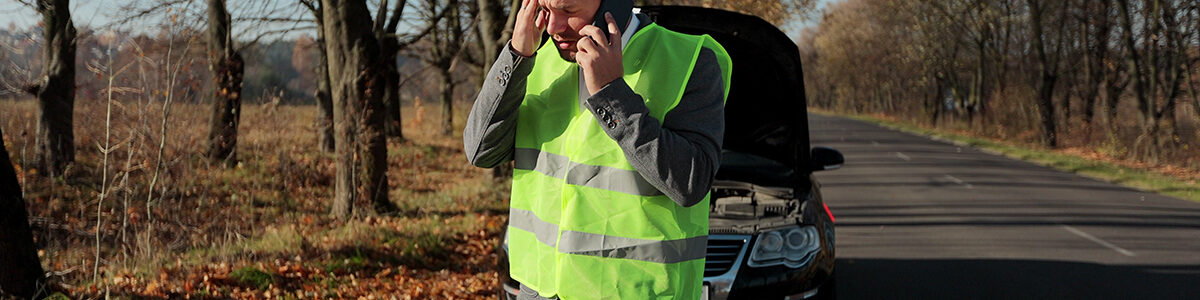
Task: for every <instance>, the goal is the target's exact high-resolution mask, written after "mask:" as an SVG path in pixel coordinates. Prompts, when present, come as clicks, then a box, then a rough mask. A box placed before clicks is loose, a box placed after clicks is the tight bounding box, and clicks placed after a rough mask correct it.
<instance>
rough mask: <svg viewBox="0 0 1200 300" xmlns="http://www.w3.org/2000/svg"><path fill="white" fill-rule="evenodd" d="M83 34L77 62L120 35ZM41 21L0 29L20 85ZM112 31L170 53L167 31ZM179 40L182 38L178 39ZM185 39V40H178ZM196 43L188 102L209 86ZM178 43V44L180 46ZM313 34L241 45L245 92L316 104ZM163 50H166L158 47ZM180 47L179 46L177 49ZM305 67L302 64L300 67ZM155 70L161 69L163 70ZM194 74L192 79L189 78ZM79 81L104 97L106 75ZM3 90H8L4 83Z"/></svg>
mask: <svg viewBox="0 0 1200 300" xmlns="http://www.w3.org/2000/svg"><path fill="white" fill-rule="evenodd" d="M79 32H80V34H79V38H78V40H77V43H78V46H79V49H80V51H79V52H78V55H77V59H76V65H79V66H84V65H85V64H87V63H97V64H98V63H103V61H102V60H104V59H107V56H105V53H110V49H109V46H110V45H109V43H110V42H117V43H120V42H122V41H117V40H113V39H109V38H106V37H102V36H97V35H101V34H102V33H98V32H96V31H93V30H91V29H88V28H80V29H79ZM41 34H42V32H41V27H36V26H35V27H31V28H28V29H25V30H19V29H18V30H6V29H0V74H3V75H4V76H5V77H7V79H5V81H6V82H7V83H9V84H14V85H19V84H21V83H23V82H32V81H34V78H33V77H34V76H36V75H37V74H40V73H41V70H40V69H41V66H40V65H39V63H40V62H41V54H42V43H41V42H40V39H41ZM111 36H122V37H124V38H125V39H128V40H124V41H125V42H130V41H132V42H133V43H138V48H140V50H141V51H145V52H146V53H147V54H149V53H155V54H157V55H166V54H165V51H166V49H167V47H166V46H165V45H166V43H167V41H168V40H167V39H166V35H156V36H148V35H130V34H128V33H119V34H113V35H111ZM177 42H178V41H177ZM179 44H184V43H179ZM200 46H202V45H199V44H197V45H195V46H194V48H195V49H192V50H193V51H194V52H196V55H197V56H196V59H195V60H193V61H191V63H193V64H194V66H190V67H189V68H185V69H184V74H183V75H181V78H185V79H184V81H186V82H185V83H184V84H182V85H180V86H178V89H177V91H176V92H178V93H180V94H179V95H183V98H181V99H180V100H179V101H180V102H185V103H203V102H204V101H206V100H205V99H204V94H203V91H204V90H205V89H206V88H207V86H205V84H207V83H206V82H205V81H204V80H199V79H204V78H209V76H210V75H209V70H208V68H207V66H205V64H206V63H207V62H206V61H204V60H203V56H202V53H200V52H201V51H200V50H201V49H202V48H201V47H200ZM112 47H114V48H116V49H111V53H113V54H114V55H115V56H117V57H115V58H114V59H116V60H117V61H124V60H128V59H132V56H136V55H137V52H136V50H135V49H133V48H132V45H131V44H130V43H125V44H124V45H122V44H113V45H112ZM177 47H178V46H177ZM315 47H316V46H315V45H314V41H313V39H312V38H311V37H309V36H307V35H304V36H300V37H298V38H293V39H279V40H272V41H262V42H261V43H254V44H250V45H248V46H247V47H246V48H245V50H242V55H243V56H245V57H246V60H249V61H253V62H254V63H251V64H247V65H246V74H245V78H244V80H243V84H244V86H243V91H242V92H243V93H244V94H245V95H246V100H248V101H250V102H251V103H257V102H271V101H274V100H275V98H276V97H278V98H279V99H278V100H279V101H280V102H281V103H284V104H306V105H311V104H315V101H316V100H315V99H316V98H315V97H314V96H313V92H314V90H315V86H316V82H315V78H314V76H315V71H314V70H313V69H312V68H315V67H316V66H315V64H316V63H315V60H317V59H318V57H317V55H318V53H317V49H316V48H315ZM158 51H163V53H156V52H158ZM176 51H179V50H178V49H177V50H176ZM411 60H412V58H409V57H404V56H400V57H398V58H397V60H396V63H397V64H398V65H400V66H404V65H405V64H406V63H408V62H410V61H411ZM298 68H303V70H301V69H298ZM157 74H161V71H160V72H159V73H157ZM189 79H190V80H189ZM76 85H77V86H78V89H79V91H78V95H77V96H78V97H79V98H80V100H85V101H86V100H94V99H101V98H103V95H102V94H101V92H102V91H103V89H104V88H105V86H106V85H107V81H106V80H104V79H102V78H99V77H96V76H79V77H78V78H77V79H76ZM0 90H5V89H4V88H0ZM10 96H11V97H18V98H19V97H26V96H28V95H25V94H21V93H3V92H0V97H10Z"/></svg>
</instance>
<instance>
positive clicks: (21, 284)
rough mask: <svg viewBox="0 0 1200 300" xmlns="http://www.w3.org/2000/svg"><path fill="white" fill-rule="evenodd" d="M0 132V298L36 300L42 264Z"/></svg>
mask: <svg viewBox="0 0 1200 300" xmlns="http://www.w3.org/2000/svg"><path fill="white" fill-rule="evenodd" d="M3 137H4V133H3V132H0V249H4V251H0V269H2V270H3V271H2V272H0V297H4V296H5V295H11V296H15V297H18V298H23V299H40V298H42V297H44V296H45V295H44V293H45V291H44V290H42V289H41V286H40V285H41V278H42V263H41V262H40V261H39V260H38V257H37V248H36V247H35V246H34V244H33V233H32V232H31V231H30V228H29V219H28V216H27V215H26V212H25V200H24V199H22V198H23V196H21V186H20V184H19V183H18V182H17V173H16V171H14V170H13V164H12V161H9V158H8V149H5V147H4V138H3Z"/></svg>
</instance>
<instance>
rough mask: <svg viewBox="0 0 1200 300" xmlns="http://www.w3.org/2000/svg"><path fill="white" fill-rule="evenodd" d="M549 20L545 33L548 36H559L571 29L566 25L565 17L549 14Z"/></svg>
mask: <svg viewBox="0 0 1200 300" xmlns="http://www.w3.org/2000/svg"><path fill="white" fill-rule="evenodd" d="M549 19H550V20H549V21H550V22H549V24H546V33H548V34H550V35H557V34H561V33H563V32H567V30H568V29H570V28H571V26H570V25H568V24H567V16H565V15H561V14H554V13H551V14H550V18H549Z"/></svg>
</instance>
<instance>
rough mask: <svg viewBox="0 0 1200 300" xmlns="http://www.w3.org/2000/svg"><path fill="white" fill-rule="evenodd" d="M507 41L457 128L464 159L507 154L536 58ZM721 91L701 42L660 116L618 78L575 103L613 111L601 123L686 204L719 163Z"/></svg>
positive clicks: (503, 158) (648, 175)
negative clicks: (677, 94)
mask: <svg viewBox="0 0 1200 300" xmlns="http://www.w3.org/2000/svg"><path fill="white" fill-rule="evenodd" d="M637 17H638V20H639V22H640V24H641V26H639V28H638V29H639V30H640V29H641V28H645V26H646V25H649V24H650V23H651V20H650V19H649V18H648V17H646V16H645V15H643V14H637ZM508 49H509V50H508V51H503V53H501V54H500V57H499V58H497V59H496V63H495V64H493V65H492V68H491V69H490V70H489V71H488V74H487V77H485V78H486V80H485V82H484V84H483V88H482V89H481V90H480V92H479V95H478V96H477V97H476V98H475V105H474V106H473V107H472V108H471V115H470V116H469V117H468V118H467V126H466V129H465V130H464V132H463V146H464V148H465V149H466V155H467V159H468V160H470V162H471V164H473V165H476V166H479V167H484V168H492V167H495V166H498V165H500V164H502V163H507V162H509V161H511V160H512V159H513V153H514V140H515V134H516V129H517V118H519V117H520V116H518V115H517V108H518V107H520V105H521V101H522V100H523V99H524V97H525V84H526V81H525V79H526V77H527V76H528V75H529V72H530V71H531V70H532V69H533V66H534V64H536V63H537V62H536V61H535V59H534V57H523V56H521V55H519V54H516V52H514V51H512V48H511V45H510V46H509V47H508ZM553 50H554V49H546V51H553ZM679 71H680V72H684V71H685V70H679ZM724 92H725V87H724V80H723V79H722V78H721V67H720V65H719V64H718V63H717V60H716V55H715V54H713V52H712V51H711V50H708V49H703V50H702V51H701V52H700V56H699V59H698V60H697V61H696V66H695V70H694V71H693V72H692V76H691V78H689V79H688V83H687V86H686V88H685V90H684V93H683V98H682V100H680V102H679V104H678V105H677V106H676V107H675V108H674V109H673V110H671V111H670V112H668V113H667V114H666V116H665V118H664V119H665V121H664V122H663V123H661V124H660V123H659V121H658V120H656V119H654V118H653V117H650V116H649V112H650V111H649V109H647V108H646V105H645V102H644V101H643V99H642V96H641V95H638V94H637V93H635V92H634V91H633V90H632V89H630V87H629V85H627V84H626V83H625V80H623V79H617V80H616V81H613V82H612V83H609V84H608V85H607V86H605V87H604V88H603V89H601V90H600V91H599V92H598V93H596V94H595V95H592V96H591V97H590V98H588V99H587V100H586V101H583V102H582V103H580V106H581V108H582V109H584V110H587V111H590V112H592V113H593V114H596V113H597V112H599V111H606V112H607V114H608V115H609V117H610V118H613V119H615V121H616V122H613V123H615V124H617V126H601V127H602V128H604V130H605V132H606V133H608V136H609V137H612V139H613V140H615V141H617V144H618V145H620V147H621V149H622V150H624V152H625V158H626V159H627V160H628V161H629V163H630V164H632V165H633V167H634V169H636V170H637V171H638V174H639V175H641V176H642V177H643V178H645V179H646V181H647V182H649V183H650V184H651V185H653V186H654V187H655V188H657V189H658V190H659V191H661V192H663V194H664V195H667V196H668V197H670V198H671V200H673V201H674V202H675V203H677V204H679V205H682V206H685V207H687V206H692V205H695V204H696V203H699V202H700V201H701V200H704V196H705V195H707V193H708V190H709V188H710V187H711V186H712V180H713V176H715V175H716V171H717V167H718V165H719V163H720V155H721V140H722V139H723V138H724V136H723V135H724V130H725V103H724V101H723V97H724ZM564 100H566V99H564ZM599 119H601V118H600V117H599V116H598V117H597V120H599ZM602 125H606V124H602Z"/></svg>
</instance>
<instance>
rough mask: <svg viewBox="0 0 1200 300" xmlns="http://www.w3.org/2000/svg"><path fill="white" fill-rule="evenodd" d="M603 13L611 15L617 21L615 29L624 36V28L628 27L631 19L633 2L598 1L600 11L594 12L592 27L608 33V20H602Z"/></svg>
mask: <svg viewBox="0 0 1200 300" xmlns="http://www.w3.org/2000/svg"><path fill="white" fill-rule="evenodd" d="M605 12H611V13H612V15H613V19H614V20H616V21H617V28H619V29H621V33H622V34H624V33H625V29H626V28H625V27H629V18H632V17H633V0H600V9H598V10H596V16H595V17H594V18H593V19H592V25H595V26H596V27H600V29H603V30H604V31H608V20H605V19H604V13H605Z"/></svg>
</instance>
